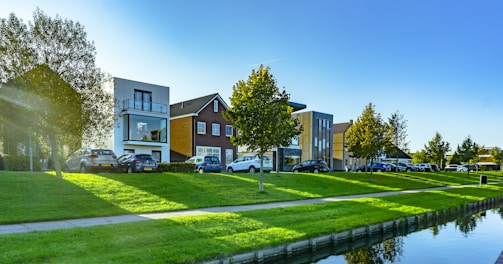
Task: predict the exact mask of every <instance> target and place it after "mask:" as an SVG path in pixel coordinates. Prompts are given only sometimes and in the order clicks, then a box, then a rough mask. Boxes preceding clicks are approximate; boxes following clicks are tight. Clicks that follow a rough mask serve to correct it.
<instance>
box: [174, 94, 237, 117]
mask: <svg viewBox="0 0 503 264" xmlns="http://www.w3.org/2000/svg"><path fill="white" fill-rule="evenodd" d="M215 99H217V100H219V101H220V102H221V103H222V104H223V105H224V106H225V109H227V108H228V107H227V104H226V103H225V102H224V100H223V99H222V97H220V95H219V94H218V93H214V94H209V95H206V96H203V97H198V98H195V99H191V100H187V101H183V102H179V103H176V104H172V105H170V106H169V107H170V116H171V117H176V116H185V115H194V114H197V113H199V112H200V111H201V110H202V109H204V108H205V107H206V106H207V105H208V104H209V103H211V102H213V100H215Z"/></svg>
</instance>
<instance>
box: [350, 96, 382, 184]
mask: <svg viewBox="0 0 503 264" xmlns="http://www.w3.org/2000/svg"><path fill="white" fill-rule="evenodd" d="M374 108H375V106H374V105H373V104H372V103H369V104H368V105H367V106H366V107H365V109H364V110H363V113H362V114H361V115H360V116H359V117H358V119H357V120H356V122H354V124H353V125H352V126H351V127H349V129H348V131H347V132H346V140H347V145H348V146H347V148H348V152H351V153H352V155H353V156H354V157H359V158H365V159H370V161H371V164H372V163H373V161H374V159H375V158H377V156H378V155H379V154H380V153H381V151H382V150H383V148H384V147H385V145H386V139H385V133H386V126H385V124H384V123H383V121H382V119H381V115H380V114H378V113H376V112H375V110H374ZM370 172H371V173H370V180H372V170H370Z"/></svg>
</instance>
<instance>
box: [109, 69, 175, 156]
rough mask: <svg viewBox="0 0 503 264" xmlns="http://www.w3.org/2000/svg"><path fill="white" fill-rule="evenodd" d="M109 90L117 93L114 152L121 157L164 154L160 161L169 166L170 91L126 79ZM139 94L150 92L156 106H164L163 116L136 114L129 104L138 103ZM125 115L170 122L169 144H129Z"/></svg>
mask: <svg viewBox="0 0 503 264" xmlns="http://www.w3.org/2000/svg"><path fill="white" fill-rule="evenodd" d="M106 86H108V87H111V88H113V92H114V100H115V107H114V131H113V133H111V134H113V138H112V139H111V140H110V142H113V147H112V149H113V150H114V152H115V154H116V155H117V156H120V155H122V154H124V153H125V152H130V151H133V152H134V153H147V154H153V152H157V153H159V152H160V153H161V155H160V156H161V157H160V159H161V160H160V161H161V162H164V163H168V162H169V160H170V147H169V146H170V143H169V133H170V127H169V115H170V113H169V87H167V86H160V85H155V84H148V83H143V82H138V81H132V80H126V79H122V78H116V77H114V78H112V79H110V80H109V81H108V82H107V83H106ZM135 90H141V91H146V92H150V93H151V95H152V105H156V106H160V105H163V106H164V110H165V111H163V113H161V112H158V111H143V110H135V109H134V107H131V106H128V105H127V102H126V104H125V100H129V102H130V103H131V102H134V100H135V98H134V97H135ZM125 115H136V116H142V117H143V116H144V117H159V118H166V134H167V135H166V137H167V139H166V143H163V142H151V141H138V140H125V139H124V136H125V135H124V130H125V128H127V124H124V116H125Z"/></svg>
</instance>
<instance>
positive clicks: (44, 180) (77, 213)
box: [0, 172, 128, 224]
mask: <svg viewBox="0 0 503 264" xmlns="http://www.w3.org/2000/svg"><path fill="white" fill-rule="evenodd" d="M0 186H2V187H1V189H3V190H2V191H0V204H1V208H2V212H3V213H2V214H0V223H2V224H9V223H19V222H33V221H46V220H55V219H70V218H78V217H94V216H100V215H112V214H115V215H118V214H126V213H128V212H127V211H126V210H123V209H121V208H119V207H118V206H116V205H115V204H113V203H111V202H110V201H107V200H106V199H101V198H99V197H97V196H96V195H95V194H94V193H93V192H91V191H88V190H86V189H84V188H82V187H81V186H79V185H76V184H74V183H72V182H69V181H66V180H61V179H57V178H56V177H55V176H54V175H51V174H46V173H30V172H2V174H1V176H0Z"/></svg>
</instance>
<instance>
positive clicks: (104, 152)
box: [91, 149, 115, 155]
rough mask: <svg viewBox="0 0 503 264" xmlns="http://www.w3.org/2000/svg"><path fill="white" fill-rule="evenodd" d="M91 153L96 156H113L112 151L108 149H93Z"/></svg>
mask: <svg viewBox="0 0 503 264" xmlns="http://www.w3.org/2000/svg"><path fill="white" fill-rule="evenodd" d="M91 153H93V154H98V155H115V154H114V152H113V151H111V150H108V149H93V150H92V151H91Z"/></svg>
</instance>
